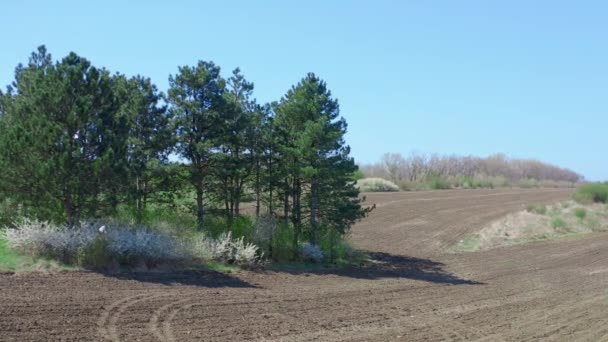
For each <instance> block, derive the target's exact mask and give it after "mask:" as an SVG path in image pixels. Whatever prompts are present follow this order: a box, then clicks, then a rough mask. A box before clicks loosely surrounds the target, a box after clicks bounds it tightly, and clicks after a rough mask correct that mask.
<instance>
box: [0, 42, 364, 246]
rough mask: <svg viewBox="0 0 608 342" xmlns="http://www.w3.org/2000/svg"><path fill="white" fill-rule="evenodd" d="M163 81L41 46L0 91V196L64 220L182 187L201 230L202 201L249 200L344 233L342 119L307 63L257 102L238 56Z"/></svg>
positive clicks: (346, 169) (359, 210)
mask: <svg viewBox="0 0 608 342" xmlns="http://www.w3.org/2000/svg"><path fill="white" fill-rule="evenodd" d="M169 84H170V88H169V90H168V92H167V93H166V94H164V93H162V92H160V91H159V90H158V89H157V88H156V86H155V85H154V84H153V83H152V82H151V80H150V79H149V78H146V77H143V76H135V77H127V76H125V75H122V74H119V73H115V74H113V73H111V72H110V71H108V70H106V69H104V68H97V67H95V66H93V65H92V64H91V62H90V61H88V60H87V59H85V58H83V57H81V56H78V55H77V54H75V53H70V54H69V55H67V56H66V57H64V58H63V59H61V60H60V61H54V60H53V59H52V57H51V55H50V54H49V53H48V52H47V51H46V49H45V47H44V46H41V47H40V48H38V50H37V51H36V52H34V53H32V55H31V57H30V59H29V62H28V63H27V64H26V65H18V66H17V68H16V69H15V80H14V82H12V84H11V85H10V86H8V87H7V90H6V92H0V196H2V197H3V198H4V199H5V200H6V199H9V200H10V201H12V203H16V204H17V205H18V207H19V210H20V211H21V212H22V213H23V214H24V215H27V216H35V217H38V218H41V219H51V220H54V221H64V222H68V223H75V222H77V221H78V220H80V219H83V218H90V217H99V216H104V215H112V213H113V212H115V211H116V210H117V208H118V207H119V206H121V205H128V206H132V207H133V208H135V209H136V210H137V212H139V213H141V214H142V215H143V213H144V212H145V209H146V206H148V205H150V203H155V204H159V203H160V204H163V203H173V202H175V201H178V200H179V198H178V197H179V196H181V195H179V194H180V191H181V193H182V194H183V193H192V194H193V195H194V198H195V208H194V210H193V211H194V213H195V214H196V216H197V222H198V226H199V228H200V229H201V230H204V229H205V221H206V215H207V214H208V210H213V211H214V213H217V212H220V213H222V215H226V216H227V217H229V218H234V217H236V216H238V215H240V214H241V203H242V202H243V201H244V199H248V200H250V201H253V202H254V203H255V215H257V216H259V215H273V216H277V217H280V218H281V219H283V220H285V223H288V224H289V225H290V226H291V227H293V229H294V236H295V237H294V240H295V242H296V243H297V241H298V240H301V239H303V238H304V237H306V238H308V239H309V241H310V242H311V243H312V244H314V243H315V241H316V234H317V232H318V230H319V229H320V227H324V228H327V227H330V228H331V229H335V230H336V231H338V232H342V233H343V232H344V231H346V230H347V229H348V228H349V227H350V226H351V225H352V224H353V223H354V222H355V221H356V220H358V219H360V218H362V217H364V216H365V214H366V213H367V210H366V209H364V208H363V207H362V205H361V199H360V198H359V191H358V190H357V188H356V187H355V186H354V182H353V181H352V180H353V174H354V173H355V172H356V171H357V166H356V165H355V163H354V160H353V158H352V157H350V148H349V146H348V145H346V143H345V141H344V134H345V133H346V129H347V124H346V121H345V120H344V118H342V117H340V111H339V105H338V101H337V100H336V99H334V98H333V97H332V94H331V92H330V91H329V89H328V88H327V85H326V83H325V82H324V81H322V80H321V79H320V78H319V77H317V76H316V75H314V74H312V73H309V74H308V75H306V76H305V77H304V78H303V79H302V80H301V81H300V82H299V83H298V84H297V85H294V86H293V87H292V88H291V89H290V90H289V91H288V92H287V93H286V94H285V96H284V97H282V98H281V99H280V100H279V101H277V102H274V103H269V104H258V103H257V102H256V100H255V99H254V98H253V90H254V85H253V83H251V82H249V81H248V80H246V79H245V77H244V76H243V74H242V73H241V71H240V70H239V69H236V70H234V71H233V72H232V74H231V75H230V76H229V77H227V78H225V77H223V76H222V75H221V73H220V67H219V66H217V65H215V64H214V63H213V62H207V61H200V62H198V63H197V64H196V65H193V66H183V67H179V68H178V72H177V73H176V74H175V75H171V76H170V77H169ZM171 156H174V157H171ZM170 157H171V158H170ZM170 160H173V162H171V161H170ZM188 189H191V191H188Z"/></svg>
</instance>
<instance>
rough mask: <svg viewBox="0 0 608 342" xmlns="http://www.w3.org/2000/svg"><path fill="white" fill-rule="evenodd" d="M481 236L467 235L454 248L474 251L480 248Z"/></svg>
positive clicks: (462, 250) (455, 249) (461, 250)
mask: <svg viewBox="0 0 608 342" xmlns="http://www.w3.org/2000/svg"><path fill="white" fill-rule="evenodd" d="M480 242H481V238H480V236H479V235H477V234H474V235H467V236H465V237H464V239H462V240H460V242H459V243H458V244H457V245H456V246H454V247H453V248H452V250H454V251H459V252H474V251H477V250H479V249H480Z"/></svg>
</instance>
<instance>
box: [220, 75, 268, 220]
mask: <svg viewBox="0 0 608 342" xmlns="http://www.w3.org/2000/svg"><path fill="white" fill-rule="evenodd" d="M226 84H227V87H226V92H225V93H224V98H225V104H224V107H223V108H222V110H221V111H220V116H219V125H220V127H221V128H220V134H219V135H218V137H217V138H216V140H215V147H216V153H214V167H213V169H214V171H215V172H214V176H215V180H216V184H217V194H218V197H220V198H223V200H224V205H225V210H226V213H227V215H228V217H229V218H232V217H234V216H238V215H239V213H240V202H241V198H242V196H243V192H244V187H245V185H246V183H247V182H248V181H249V180H250V177H251V175H252V173H253V172H254V171H255V170H254V169H255V160H254V157H255V154H254V146H253V144H254V139H255V132H256V126H257V125H258V124H259V122H258V121H259V120H258V118H257V116H258V115H257V114H258V113H257V109H258V107H257V106H256V104H255V101H254V100H253V99H252V98H251V97H252V92H253V83H250V82H248V81H247V80H245V78H244V76H243V75H242V74H241V72H240V70H239V69H238V68H237V69H235V70H234V71H233V73H232V76H231V77H230V78H228V80H227V82H226Z"/></svg>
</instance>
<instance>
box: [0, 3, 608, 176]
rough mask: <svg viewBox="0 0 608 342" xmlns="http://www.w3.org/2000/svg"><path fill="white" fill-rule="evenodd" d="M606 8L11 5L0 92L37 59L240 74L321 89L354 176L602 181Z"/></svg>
mask: <svg viewBox="0 0 608 342" xmlns="http://www.w3.org/2000/svg"><path fill="white" fill-rule="evenodd" d="M607 18H608V2H605V1H595V2H594V1H542V0H537V1H529V0H525V1H485V0H483V1H482V0H480V1H467V0H462V1H448V0H445V1H441V0H436V1H423V0H421V1H406V0H403V1H397V0H395V1H388V0H384V1H382V0H374V1H372V0H369V1H355V0H351V1H348V0H343V1H338V0H325V1H322V0H319V1H316V0H307V1H272V0H268V1H245V0H244V1H217V0H214V1H178V0H174V1H151V0H149V1H124V0H122V1H113V0H112V1H108V0H105V1H61V0H55V1H6V2H4V3H3V4H2V5H1V6H0V32H2V36H1V38H0V39H1V44H0V46H1V52H0V85H2V87H3V88H4V86H5V85H8V84H9V83H10V82H11V81H12V80H13V77H14V68H15V66H16V65H17V64H18V63H26V62H27V59H28V56H29V55H30V53H31V52H32V51H34V50H35V49H36V47H37V46H39V45H41V44H45V45H46V46H47V49H48V50H49V51H50V53H51V54H52V55H53V57H54V58H55V59H60V58H62V57H64V56H65V55H67V54H68V53H69V52H70V51H74V52H76V53H78V54H79V55H81V56H84V57H86V58H87V59H89V60H91V61H92V63H93V64H94V65H96V66H99V67H105V68H107V69H109V70H111V71H112V72H120V73H124V74H127V75H136V74H141V75H144V76H147V77H150V78H151V79H152V80H153V82H154V83H156V84H157V86H158V88H159V89H161V90H163V91H166V89H167V87H168V76H169V75H171V74H175V73H176V72H177V68H178V66H183V65H194V64H196V62H197V61H198V60H207V61H209V60H211V61H214V62H215V63H216V64H218V65H220V66H221V67H222V72H223V74H224V75H225V76H228V75H229V73H230V72H231V71H232V70H233V69H234V68H236V67H240V68H241V71H242V72H243V74H244V75H245V76H246V77H247V79H249V80H251V81H253V82H254V83H255V87H256V88H255V96H256V97H257V99H258V101H259V102H267V101H275V100H278V99H280V98H281V96H283V95H284V94H285V93H286V91H287V90H288V89H289V88H290V87H291V86H292V85H293V84H295V83H297V82H298V81H299V80H300V79H301V78H302V77H304V76H305V75H306V73H307V72H314V73H316V74H317V75H318V76H320V77H321V78H322V79H324V80H325V81H326V82H327V84H328V87H329V89H330V90H331V91H332V94H333V95H334V96H335V97H336V98H337V99H338V100H339V103H340V109H341V115H342V116H343V117H345V118H346V120H347V122H348V133H347V136H346V141H347V143H348V144H349V145H350V146H351V148H352V154H353V156H354V157H355V159H356V161H357V162H358V163H370V162H374V161H377V160H379V158H380V156H381V155H382V154H384V153H387V152H399V153H402V154H404V155H407V154H409V153H411V152H419V153H439V154H459V155H475V156H487V155H491V154H494V153H497V152H501V153H505V154H507V155H508V156H510V157H517V158H534V159H539V160H542V161H546V162H549V163H552V164H556V165H559V166H562V167H567V168H570V169H572V170H574V171H577V172H579V173H581V174H583V175H584V176H585V177H586V179H588V180H608V158H606V152H605V151H606V146H607V142H608V139H607V137H608V134H607V133H608V44H607V40H606V37H608V20H607Z"/></svg>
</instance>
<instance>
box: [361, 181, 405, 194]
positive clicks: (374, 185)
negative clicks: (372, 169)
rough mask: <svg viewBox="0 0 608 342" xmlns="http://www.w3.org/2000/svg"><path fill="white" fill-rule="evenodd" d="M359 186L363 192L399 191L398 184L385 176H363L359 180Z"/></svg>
mask: <svg viewBox="0 0 608 342" xmlns="http://www.w3.org/2000/svg"><path fill="white" fill-rule="evenodd" d="M357 187H358V188H359V190H361V191H363V192H391V191H399V186H397V184H395V183H393V182H391V181H387V180H386V179H383V178H363V179H359V180H358V181H357Z"/></svg>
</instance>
